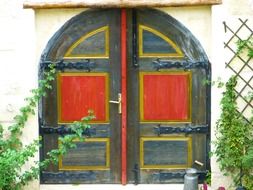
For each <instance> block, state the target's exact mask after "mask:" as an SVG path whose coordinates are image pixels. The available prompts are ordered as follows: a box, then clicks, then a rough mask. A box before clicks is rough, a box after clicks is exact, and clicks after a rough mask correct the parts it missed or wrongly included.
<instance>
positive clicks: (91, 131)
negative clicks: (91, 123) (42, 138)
mask: <svg viewBox="0 0 253 190" xmlns="http://www.w3.org/2000/svg"><path fill="white" fill-rule="evenodd" d="M51 133H57V134H60V135H64V134H71V133H74V132H73V131H72V130H71V129H70V128H69V127H66V126H64V125H61V126H59V127H45V126H42V127H40V134H51ZM83 135H85V136H88V137H90V136H92V135H96V129H95V128H86V129H85V130H84V131H83Z"/></svg>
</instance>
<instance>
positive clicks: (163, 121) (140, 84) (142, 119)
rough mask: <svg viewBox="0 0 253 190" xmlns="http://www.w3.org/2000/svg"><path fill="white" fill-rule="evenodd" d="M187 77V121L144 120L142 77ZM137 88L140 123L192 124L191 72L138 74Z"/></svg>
mask: <svg viewBox="0 0 253 190" xmlns="http://www.w3.org/2000/svg"><path fill="white" fill-rule="evenodd" d="M149 74H151V75H178V74H180V75H188V77H189V80H188V82H189V88H188V94H189V100H188V102H189V105H188V109H189V110H188V113H189V115H188V119H186V120H145V119H144V102H143V99H144V97H143V96H144V94H143V93H144V92H143V91H144V89H143V88H144V84H143V77H144V75H149ZM139 80H140V82H139V88H140V95H139V101H140V123H191V122H192V72H190V71H160V72H139Z"/></svg>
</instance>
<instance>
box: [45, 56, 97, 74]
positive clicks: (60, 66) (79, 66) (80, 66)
mask: <svg viewBox="0 0 253 190" xmlns="http://www.w3.org/2000/svg"><path fill="white" fill-rule="evenodd" d="M50 64H55V68H56V69H57V70H60V71H64V70H65V69H76V70H86V71H88V72H90V71H91V70H92V69H95V68H96V63H95V62H91V61H90V59H85V60H82V61H77V62H66V61H64V60H60V61H55V62H53V61H43V62H42V63H41V66H42V68H41V69H48V66H49V65H50Z"/></svg>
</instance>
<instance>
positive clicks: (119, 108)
mask: <svg viewBox="0 0 253 190" xmlns="http://www.w3.org/2000/svg"><path fill="white" fill-rule="evenodd" d="M109 102H110V103H112V104H118V113H119V114H121V113H122V111H121V93H118V101H115V100H110V101H109Z"/></svg>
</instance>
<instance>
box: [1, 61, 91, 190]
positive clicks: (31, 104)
mask: <svg viewBox="0 0 253 190" xmlns="http://www.w3.org/2000/svg"><path fill="white" fill-rule="evenodd" d="M55 73H56V70H55V68H54V65H53V64H51V65H49V70H48V71H45V72H44V79H43V80H40V81H39V87H38V88H37V89H34V90H31V93H32V95H31V97H28V98H26V99H25V101H26V105H25V106H24V107H22V108H21V109H20V113H19V114H18V115H16V116H15V117H14V119H13V120H14V122H13V124H12V125H11V126H9V127H8V128H7V127H4V126H3V125H2V124H0V190H21V189H22V187H23V186H24V185H26V184H28V183H29V182H30V181H31V180H33V179H38V177H39V173H40V171H41V170H42V169H45V168H47V167H48V166H49V164H50V163H54V164H56V163H57V162H58V158H59V156H60V155H64V154H66V153H67V152H68V150H69V149H71V148H75V147H76V144H75V143H74V140H76V139H77V140H80V141H83V140H84V137H83V135H82V133H83V131H84V130H85V129H87V128H89V127H90V125H89V124H88V123H89V121H90V120H92V119H93V118H94V116H93V114H92V113H91V112H89V113H88V116H87V117H84V118H82V119H81V121H79V122H74V123H73V125H72V126H70V128H71V130H72V131H73V134H69V135H65V136H63V137H60V138H59V142H60V143H59V147H58V149H55V150H51V151H50V152H48V153H47V156H48V157H47V158H46V159H45V160H43V161H40V162H38V161H37V162H34V164H33V166H31V167H30V168H29V169H27V170H24V167H23V166H24V165H25V164H26V163H27V162H29V160H30V159H31V158H33V157H34V156H35V154H36V153H37V152H38V148H39V146H40V140H41V139H36V140H34V141H33V142H32V143H30V144H28V145H23V144H22V141H21V140H20V137H21V135H22V129H23V128H24V127H25V125H26V122H27V120H28V118H29V116H31V115H32V114H35V108H36V106H37V102H38V101H39V100H40V98H41V97H43V96H46V91H47V90H50V89H52V86H51V82H52V81H53V80H54V78H55V77H54V76H55Z"/></svg>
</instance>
